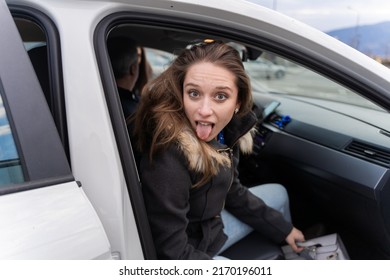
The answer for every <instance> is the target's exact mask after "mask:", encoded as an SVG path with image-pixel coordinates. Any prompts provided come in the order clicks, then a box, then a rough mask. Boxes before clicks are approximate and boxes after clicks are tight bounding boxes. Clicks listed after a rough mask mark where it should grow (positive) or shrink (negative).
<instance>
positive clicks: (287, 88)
mask: <svg viewBox="0 0 390 280" xmlns="http://www.w3.org/2000/svg"><path fill="white" fill-rule="evenodd" d="M244 66H245V69H246V71H247V73H248V74H249V76H250V78H251V82H252V87H253V90H254V91H257V92H264V91H267V92H270V93H280V94H287V95H292V96H300V97H310V98H315V99H322V100H328V101H334V102H338V103H344V104H351V105H355V106H361V107H365V108H370V109H375V110H380V111H384V110H383V109H382V108H380V107H379V106H377V105H375V104H374V103H372V102H371V101H369V100H367V99H365V98H363V97H362V96H360V95H358V94H357V93H355V92H353V91H351V90H349V89H348V88H346V87H344V86H342V85H340V84H338V83H336V82H333V81H332V80H330V79H328V78H326V77H324V76H322V75H320V74H318V73H316V72H314V71H312V70H309V69H307V68H305V67H302V66H300V65H298V64H296V63H293V62H291V61H288V60H286V59H284V58H281V57H278V56H276V55H274V54H271V53H267V52H263V53H262V54H261V56H260V57H258V58H257V59H256V60H248V61H246V62H244Z"/></svg>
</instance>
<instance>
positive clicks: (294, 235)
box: [286, 227, 305, 253]
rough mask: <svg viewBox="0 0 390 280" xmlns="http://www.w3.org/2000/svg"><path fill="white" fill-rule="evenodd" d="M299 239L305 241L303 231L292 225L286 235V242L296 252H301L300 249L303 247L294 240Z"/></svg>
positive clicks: (297, 240)
mask: <svg viewBox="0 0 390 280" xmlns="http://www.w3.org/2000/svg"><path fill="white" fill-rule="evenodd" d="M299 241H300V242H303V241H305V236H303V233H302V232H301V231H300V230H299V229H297V228H295V227H293V229H292V230H291V232H290V233H289V234H288V235H287V237H286V242H287V243H288V244H289V245H290V246H291V248H292V249H293V250H294V252H296V253H299V252H302V250H303V249H304V248H303V247H298V246H297V244H296V242H299Z"/></svg>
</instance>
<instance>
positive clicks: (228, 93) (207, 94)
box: [183, 62, 239, 142]
mask: <svg viewBox="0 0 390 280" xmlns="http://www.w3.org/2000/svg"><path fill="white" fill-rule="evenodd" d="M235 81H236V77H235V76H234V74H233V73H232V72H230V71H228V70H227V69H225V68H223V67H221V66H217V65H214V64H213V63H211V62H200V63H196V64H194V65H192V66H191V67H190V68H189V69H188V71H187V74H186V76H185V79H184V84H183V102H184V110H185V114H186V116H187V118H188V119H189V121H190V123H191V126H192V127H193V129H194V130H195V132H196V135H197V136H198V138H199V139H201V140H204V141H206V142H209V141H211V140H212V139H213V138H215V137H217V135H218V133H219V132H220V131H221V130H222V129H223V128H224V127H225V126H226V125H227V124H228V123H229V122H230V120H231V119H232V117H233V114H234V110H235V109H236V108H239V104H238V88H237V85H236V82H235Z"/></svg>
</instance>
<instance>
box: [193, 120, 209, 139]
mask: <svg viewBox="0 0 390 280" xmlns="http://www.w3.org/2000/svg"><path fill="white" fill-rule="evenodd" d="M212 128H213V127H212V125H211V124H209V125H204V124H200V123H198V124H197V125H196V134H197V135H198V137H199V138H200V139H202V140H207V138H209V136H210V134H211V130H212Z"/></svg>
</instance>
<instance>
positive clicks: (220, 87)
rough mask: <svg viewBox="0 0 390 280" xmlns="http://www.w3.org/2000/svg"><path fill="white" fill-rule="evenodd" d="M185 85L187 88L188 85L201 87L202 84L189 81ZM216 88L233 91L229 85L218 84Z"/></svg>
mask: <svg viewBox="0 0 390 280" xmlns="http://www.w3.org/2000/svg"><path fill="white" fill-rule="evenodd" d="M184 87H185V88H186V87H200V86H199V85H197V84H194V83H188V84H185V85H184ZM216 89H219V90H229V91H233V90H232V89H231V88H230V87H229V86H218V87H216Z"/></svg>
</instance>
